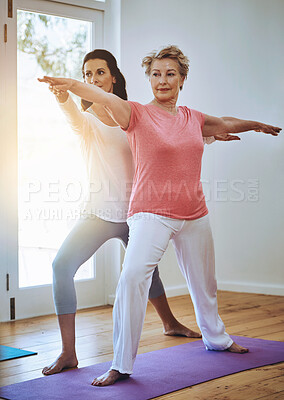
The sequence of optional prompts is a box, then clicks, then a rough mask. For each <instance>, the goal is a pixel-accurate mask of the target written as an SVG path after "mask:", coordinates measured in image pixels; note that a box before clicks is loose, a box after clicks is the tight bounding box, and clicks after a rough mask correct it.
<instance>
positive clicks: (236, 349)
mask: <svg viewBox="0 0 284 400" xmlns="http://www.w3.org/2000/svg"><path fill="white" fill-rule="evenodd" d="M227 351H230V352H231V353H239V354H243V353H248V352H249V349H246V348H245V347H242V346H240V345H238V344H237V343H235V342H234V343H233V344H232V345H231V346H230V347H229V348H228V349H227Z"/></svg>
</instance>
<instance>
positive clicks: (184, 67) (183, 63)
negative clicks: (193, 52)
mask: <svg viewBox="0 0 284 400" xmlns="http://www.w3.org/2000/svg"><path fill="white" fill-rule="evenodd" d="M163 58H171V59H172V60H175V61H177V63H178V66H179V73H180V75H181V76H182V77H184V78H185V79H186V78H187V74H188V71H189V59H188V58H187V57H186V56H185V55H184V54H183V52H182V51H181V50H180V49H179V48H178V47H177V46H174V45H170V46H166V47H162V48H161V49H160V50H158V51H156V50H154V51H152V52H151V53H149V54H148V55H147V56H146V57H144V58H143V60H142V64H141V65H142V67H143V68H145V74H146V75H147V76H150V74H151V67H152V64H153V62H154V61H155V60H161V59H163Z"/></svg>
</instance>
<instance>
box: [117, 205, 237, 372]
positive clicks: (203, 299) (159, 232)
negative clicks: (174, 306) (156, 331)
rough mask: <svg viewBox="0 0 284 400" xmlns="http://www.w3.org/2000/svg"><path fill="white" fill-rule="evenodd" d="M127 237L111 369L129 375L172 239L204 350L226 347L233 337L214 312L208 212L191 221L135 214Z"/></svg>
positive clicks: (118, 293)
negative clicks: (152, 288) (159, 268)
mask: <svg viewBox="0 0 284 400" xmlns="http://www.w3.org/2000/svg"><path fill="white" fill-rule="evenodd" d="M127 222H128V225H129V242H128V247H127V251H126V254H125V259H124V266H123V271H122V274H121V277H120V280H119V283H118V287H117V292H116V300H115V304H114V309H113V320H114V332H113V348H114V359H113V363H112V367H111V368H112V369H115V370H117V371H119V372H121V373H127V374H131V373H132V369H133V364H134V361H135V358H136V354H137V349H138V345H139V340H140V336H141V332H142V327H143V322H144V318H145V313H146V307H147V299H148V292H149V287H150V285H151V277H152V274H153V271H154V268H155V266H156V265H157V263H158V262H159V261H160V260H161V258H162V256H163V254H164V253H165V251H166V249H167V246H168V243H169V241H170V240H171V239H172V242H173V245H174V248H175V251H176V254H177V258H178V264H179V267H180V269H181V271H182V273H183V275H184V277H185V279H186V282H187V285H188V289H189V292H190V295H191V298H192V302H193V305H194V310H195V315H196V320H197V324H198V326H199V329H200V331H201V333H202V338H203V342H204V344H205V346H206V348H207V349H208V350H225V349H227V348H228V347H230V346H231V345H232V343H233V340H232V339H231V338H230V336H229V335H228V334H227V333H226V332H225V327H224V324H223V322H222V320H221V318H220V317H219V315H218V306H217V283H216V278H215V260H214V245H213V238H212V233H211V228H210V223H209V217H208V215H206V216H205V217H202V218H200V219H197V220H194V221H187V220H177V219H171V218H166V217H163V216H160V215H156V214H151V213H138V214H135V215H133V216H132V217H130V218H129V219H128V221H127Z"/></svg>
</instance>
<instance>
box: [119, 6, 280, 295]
mask: <svg viewBox="0 0 284 400" xmlns="http://www.w3.org/2000/svg"><path fill="white" fill-rule="evenodd" d="M283 15H284V2H283V1H282V0H272V1H269V2H268V1H266V0H238V1H235V0H201V1H196V0H177V1H170V0H143V1H140V0H122V1H121V67H122V71H123V72H124V74H125V77H126V80H127V83H128V93H129V98H130V99H132V100H136V101H140V102H142V103H146V102H149V101H150V100H151V91H150V87H149V84H148V82H147V80H146V78H145V77H144V72H143V70H142V68H141V67H140V63H141V59H142V58H143V56H144V55H146V54H147V53H148V52H149V51H151V50H153V49H156V48H158V47H160V46H161V45H167V44H177V45H178V46H180V48H181V49H182V50H183V51H184V53H185V54H186V55H188V57H189V58H190V60H191V71H190V75H189V78H188V81H187V82H186V84H185V87H184V91H183V93H182V94H181V97H180V102H179V103H180V104H185V105H187V106H189V107H192V108H196V109H198V110H200V111H203V112H205V113H207V114H211V115H216V116H223V115H228V116H235V117H239V118H244V119H252V120H259V121H262V122H267V123H270V124H275V125H278V126H282V127H283V126H284V116H283V110H284V100H283V92H284V73H283V71H284V70H283V65H284V54H283V46H282V45H283V37H284V25H283ZM283 150H284V138H283V135H282V136H280V137H277V138H275V137H272V136H265V135H264V134H260V133H252V132H251V133H246V134H242V141H241V142H232V143H215V144H212V145H211V146H210V147H208V148H207V149H206V150H205V154H204V159H203V174H202V175H203V179H204V180H205V181H206V183H205V184H204V189H205V192H206V194H207V198H208V207H209V209H210V214H211V222H212V228H213V233H214V238H215V245H216V269H217V278H218V286H219V288H222V289H228V290H237V291H251V292H259V293H268V294H284V274H283V264H284V262H283V260H284V254H283V248H284V229H283V221H284V211H283V204H284V201H283V200H284V178H283V176H284V157H283V155H284V153H283ZM238 181H239V182H238ZM255 184H256V185H257V186H258V187H256V188H255V187H254V186H255ZM251 186H252V187H251ZM214 188H215V190H214ZM216 188H218V190H217V191H216ZM254 193H256V194H257V198H256V199H255V198H254ZM243 197H244V198H243ZM161 275H162V279H163V282H164V284H165V286H166V287H167V289H168V294H170V295H171V294H172V295H174V294H179V293H181V292H183V291H184V280H183V278H182V277H181V274H180V272H179V271H178V267H177V264H176V260H175V254H174V251H173V249H172V248H171V247H170V248H169V250H168V251H167V253H166V255H165V257H164V259H163V260H162V262H161Z"/></svg>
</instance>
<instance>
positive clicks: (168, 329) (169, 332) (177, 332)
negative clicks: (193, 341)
mask: <svg viewBox="0 0 284 400" xmlns="http://www.w3.org/2000/svg"><path fill="white" fill-rule="evenodd" d="M164 335H166V336H186V337H188V338H201V337H202V335H201V334H200V333H198V332H194V331H192V330H191V329H189V328H187V327H186V326H184V325H182V324H181V323H180V322H178V321H175V322H174V323H173V324H171V325H169V326H166V325H165V326H164Z"/></svg>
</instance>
